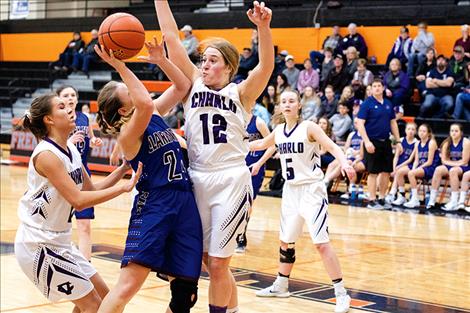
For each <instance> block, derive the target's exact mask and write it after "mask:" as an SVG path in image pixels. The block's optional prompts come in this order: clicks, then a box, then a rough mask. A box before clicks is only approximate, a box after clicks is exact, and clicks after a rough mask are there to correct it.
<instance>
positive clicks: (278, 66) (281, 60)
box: [273, 50, 289, 76]
mask: <svg viewBox="0 0 470 313" xmlns="http://www.w3.org/2000/svg"><path fill="white" fill-rule="evenodd" d="M288 55H289V52H287V50H282V51H281V52H280V53H279V55H277V56H276V59H275V60H274V72H273V74H274V75H273V76H277V75H278V74H282V71H284V69H285V68H286V57H287V56H288Z"/></svg>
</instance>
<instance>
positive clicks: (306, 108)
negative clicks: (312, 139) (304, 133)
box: [300, 86, 321, 123]
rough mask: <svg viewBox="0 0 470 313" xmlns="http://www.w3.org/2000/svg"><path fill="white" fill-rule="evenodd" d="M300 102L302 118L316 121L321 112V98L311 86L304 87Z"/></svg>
mask: <svg viewBox="0 0 470 313" xmlns="http://www.w3.org/2000/svg"><path fill="white" fill-rule="evenodd" d="M300 104H301V105H302V110H301V112H302V119H303V120H304V121H314V122H315V123H316V122H317V119H318V117H319V115H320V114H321V100H320V97H318V96H317V94H316V93H315V91H314V90H313V88H312V87H311V86H307V87H305V89H304V93H303V95H302V99H301V100H300Z"/></svg>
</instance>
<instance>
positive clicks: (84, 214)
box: [75, 164, 95, 220]
mask: <svg viewBox="0 0 470 313" xmlns="http://www.w3.org/2000/svg"><path fill="white" fill-rule="evenodd" d="M83 167H84V168H85V170H86V172H87V173H88V175H89V176H91V172H90V169H89V168H88V166H87V165H86V164H83ZM75 218H76V219H77V220H94V219H95V208H94V207H91V208H86V209H83V210H81V211H80V212H79V211H75Z"/></svg>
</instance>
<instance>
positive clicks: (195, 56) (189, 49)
mask: <svg viewBox="0 0 470 313" xmlns="http://www.w3.org/2000/svg"><path fill="white" fill-rule="evenodd" d="M181 31H182V32H183V34H184V38H183V40H181V43H182V44H183V47H184V48H185V49H186V53H187V54H188V56H189V58H190V59H191V62H193V63H194V64H196V63H199V52H198V50H197V48H198V46H199V41H198V40H197V38H196V37H195V36H194V35H193V28H192V27H191V25H184V26H183V28H181Z"/></svg>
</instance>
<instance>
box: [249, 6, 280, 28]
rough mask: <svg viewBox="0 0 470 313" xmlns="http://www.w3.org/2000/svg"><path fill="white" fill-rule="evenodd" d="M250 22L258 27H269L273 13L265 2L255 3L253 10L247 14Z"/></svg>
mask: <svg viewBox="0 0 470 313" xmlns="http://www.w3.org/2000/svg"><path fill="white" fill-rule="evenodd" d="M246 15H247V16H248V18H249V19H250V21H251V22H252V23H253V24H255V25H256V26H258V27H262V26H269V24H270V23H271V18H272V15H273V12H272V10H271V9H270V8H268V7H267V6H266V5H265V4H264V2H261V3H259V2H258V1H253V9H250V10H248V11H247V12H246Z"/></svg>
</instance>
